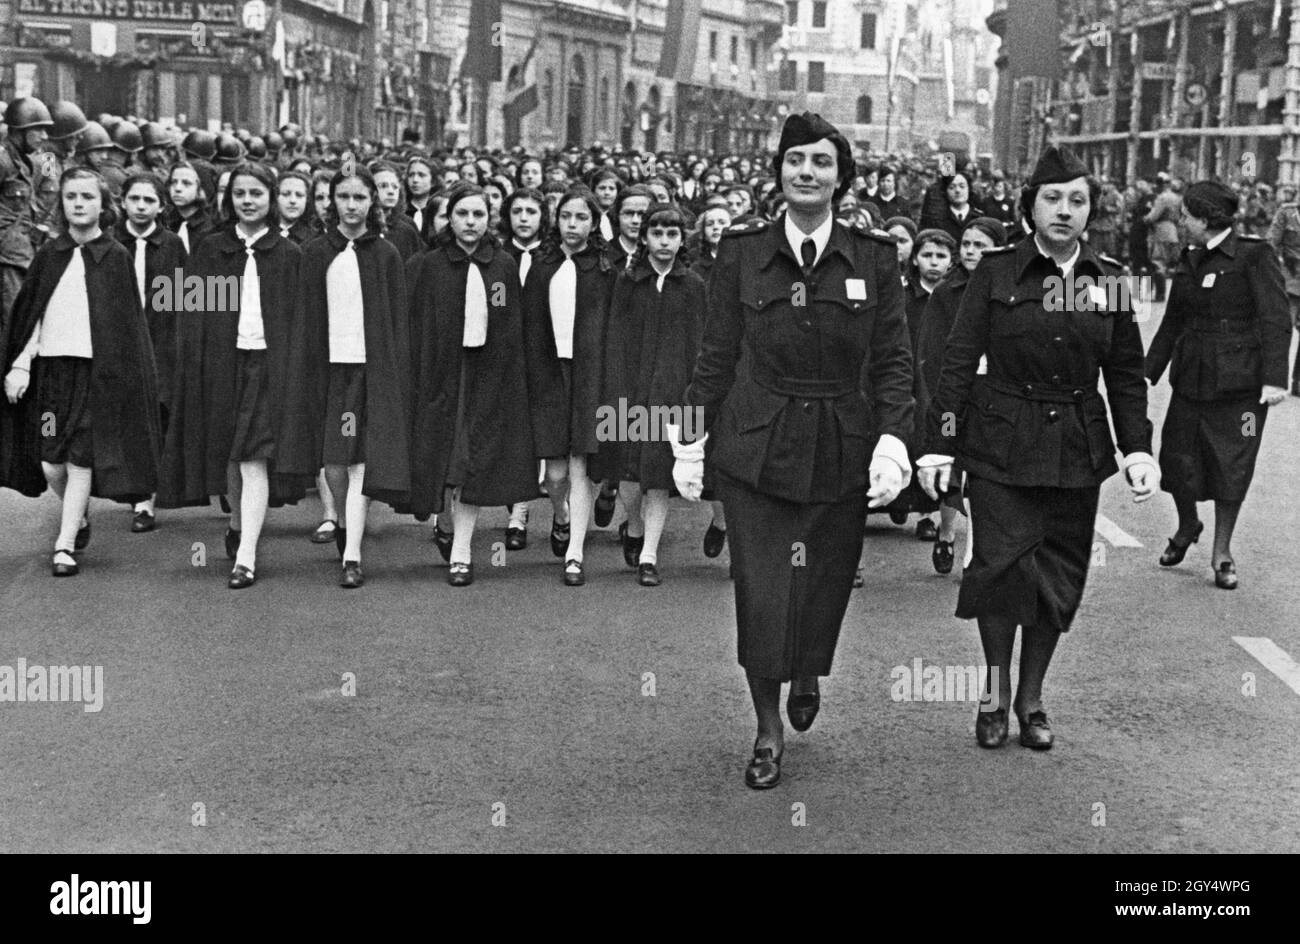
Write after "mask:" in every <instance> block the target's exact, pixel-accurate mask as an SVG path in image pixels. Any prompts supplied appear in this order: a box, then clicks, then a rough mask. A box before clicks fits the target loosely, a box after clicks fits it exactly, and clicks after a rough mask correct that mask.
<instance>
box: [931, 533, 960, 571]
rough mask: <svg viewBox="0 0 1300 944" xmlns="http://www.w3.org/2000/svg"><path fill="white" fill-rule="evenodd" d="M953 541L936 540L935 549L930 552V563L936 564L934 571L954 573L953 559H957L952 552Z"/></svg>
mask: <svg viewBox="0 0 1300 944" xmlns="http://www.w3.org/2000/svg"><path fill="white" fill-rule="evenodd" d="M952 545H953V542H952V541H938V540H936V541H935V542H934V550H933V551H931V552H930V563H932V564H934V572H935V573H937V574H950V573H952V564H953V561H955V560H956V559H957V557H956V555H955V554H953V552H952Z"/></svg>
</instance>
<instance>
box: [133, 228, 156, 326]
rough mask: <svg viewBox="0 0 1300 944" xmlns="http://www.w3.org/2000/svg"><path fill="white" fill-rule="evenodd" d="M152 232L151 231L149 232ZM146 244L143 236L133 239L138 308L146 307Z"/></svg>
mask: <svg viewBox="0 0 1300 944" xmlns="http://www.w3.org/2000/svg"><path fill="white" fill-rule="evenodd" d="M150 232H152V230H150ZM147 246H148V243H146V242H145V238H144V237H143V236H136V237H135V286H136V288H138V289H139V290H140V307H141V308H144V307H146V303H145V284H144V283H145V273H144V263H145V250H146V247H147Z"/></svg>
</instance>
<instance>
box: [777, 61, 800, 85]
mask: <svg viewBox="0 0 1300 944" xmlns="http://www.w3.org/2000/svg"><path fill="white" fill-rule="evenodd" d="M796 68H797V67H796V64H795V63H793V62H791V61H789V60H788V59H787V60H786V61H785V62H783V63H781V75H780V77H779V79H778V82H779V84H778V91H781V92H794V91H797V90H798V81H797V75H798V73H797V72H796Z"/></svg>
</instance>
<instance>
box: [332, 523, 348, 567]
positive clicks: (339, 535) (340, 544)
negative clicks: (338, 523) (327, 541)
mask: <svg viewBox="0 0 1300 944" xmlns="http://www.w3.org/2000/svg"><path fill="white" fill-rule="evenodd" d="M334 546H335V547H337V548H338V549H339V560H343V549H344V548H345V547H347V546H348V529H347V528H335V529H334Z"/></svg>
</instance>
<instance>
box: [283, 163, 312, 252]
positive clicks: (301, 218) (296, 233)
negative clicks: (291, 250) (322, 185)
mask: <svg viewBox="0 0 1300 944" xmlns="http://www.w3.org/2000/svg"><path fill="white" fill-rule="evenodd" d="M275 206H276V209H277V210H279V213H280V224H279V225H280V235H281V236H283V237H284V238H285V239H287V240H289V241H290V242H292V243H293V244H294V245H296V246H303V245H306V243H307V241H308V240H309V239H313V238H314V237H315V236H317V235H318V233H319V230H318V229H317V227H316V225H315V216H316V207H315V204H314V203H313V202H312V199H311V178H310V177H309V176H307V175H306V174H303V173H299V172H298V171H294V170H286V171H282V172H281V173H280V177H279V180H277V181H276V189H275Z"/></svg>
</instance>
